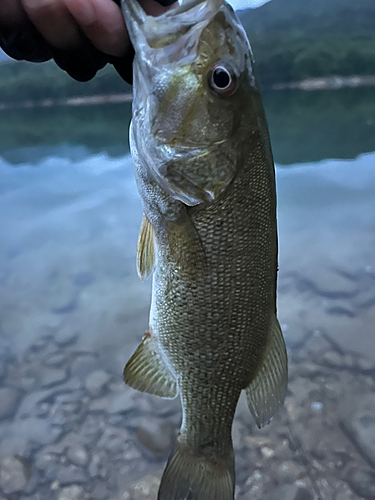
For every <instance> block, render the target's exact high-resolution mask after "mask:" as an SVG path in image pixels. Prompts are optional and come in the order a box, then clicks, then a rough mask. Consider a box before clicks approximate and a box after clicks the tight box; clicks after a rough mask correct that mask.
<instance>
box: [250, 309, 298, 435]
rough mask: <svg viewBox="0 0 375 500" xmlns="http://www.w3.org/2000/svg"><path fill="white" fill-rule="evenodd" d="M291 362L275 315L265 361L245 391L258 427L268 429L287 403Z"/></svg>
mask: <svg viewBox="0 0 375 500" xmlns="http://www.w3.org/2000/svg"><path fill="white" fill-rule="evenodd" d="M287 378H288V361H287V354H286V348H285V343H284V339H283V334H282V331H281V328H280V325H279V322H278V320H277V318H276V316H275V315H273V317H272V319H271V326H270V332H269V341H268V344H267V348H266V352H265V357H264V359H263V362H262V365H261V366H260V368H259V370H258V373H257V375H256V377H255V378H254V379H253V380H252V381H251V383H250V385H249V386H248V387H247V388H246V397H247V404H248V405H249V408H250V411H251V413H252V415H253V417H254V420H255V422H256V424H257V426H258V427H263V426H264V425H266V424H267V423H268V422H269V421H270V420H271V419H272V417H273V416H274V414H275V413H276V411H277V410H278V408H279V406H280V405H281V403H282V402H283V400H284V395H285V391H286V385H287Z"/></svg>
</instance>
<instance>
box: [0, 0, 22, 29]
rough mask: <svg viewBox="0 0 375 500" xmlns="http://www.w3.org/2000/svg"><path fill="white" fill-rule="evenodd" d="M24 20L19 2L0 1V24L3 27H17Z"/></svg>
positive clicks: (18, 0) (17, 0)
mask: <svg viewBox="0 0 375 500" xmlns="http://www.w3.org/2000/svg"><path fill="white" fill-rule="evenodd" d="M24 18H25V13H24V11H23V8H22V5H21V2H20V0H13V1H12V2H10V1H9V0H0V22H1V24H2V25H5V26H17V25H19V24H20V23H21V22H22V21H23V19H24Z"/></svg>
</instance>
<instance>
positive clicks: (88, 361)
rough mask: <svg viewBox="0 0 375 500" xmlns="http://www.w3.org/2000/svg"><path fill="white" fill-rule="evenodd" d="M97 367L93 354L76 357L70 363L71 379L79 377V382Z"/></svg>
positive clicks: (96, 360)
mask: <svg viewBox="0 0 375 500" xmlns="http://www.w3.org/2000/svg"><path fill="white" fill-rule="evenodd" d="M97 367H98V357H97V356H95V355H94V354H85V355H82V356H78V357H77V358H76V359H75V360H74V361H73V363H72V366H71V374H72V377H79V378H80V379H81V380H82V379H84V378H86V376H87V375H88V374H89V373H90V372H92V371H93V370H95V369H96V368H97Z"/></svg>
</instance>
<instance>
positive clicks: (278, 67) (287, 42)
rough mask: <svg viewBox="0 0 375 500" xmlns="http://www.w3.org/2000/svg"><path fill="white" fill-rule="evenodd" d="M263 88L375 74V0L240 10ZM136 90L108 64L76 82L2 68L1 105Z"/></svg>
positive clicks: (41, 70) (47, 71)
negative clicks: (334, 76) (295, 82)
mask: <svg viewBox="0 0 375 500" xmlns="http://www.w3.org/2000/svg"><path fill="white" fill-rule="evenodd" d="M239 16H240V18H241V20H242V22H243V24H244V26H245V29H246V30H247V33H248V35H249V39H250V42H251V45H252V48H253V52H254V55H255V60H256V64H257V71H258V76H259V79H260V82H261V84H262V85H263V87H272V86H273V85H274V84H277V83H287V82H292V81H300V80H304V79H306V78H314V77H329V76H332V75H342V76H350V75H363V76H364V75H374V74H375V1H374V0H356V1H355V2H354V1H353V0H329V1H324V0H309V1H306V0H272V1H271V2H269V3H266V4H265V5H263V6H261V7H258V8H257V9H247V10H245V11H240V12H239ZM127 91H130V87H129V86H128V85H127V84H126V83H125V82H124V81H123V80H122V79H121V78H120V77H119V76H118V75H117V73H116V72H115V71H114V69H113V68H112V67H111V66H110V65H108V66H107V67H106V68H104V69H103V70H101V71H100V72H99V73H98V74H97V76H96V77H95V78H94V79H93V80H92V81H90V82H86V83H84V84H82V83H79V82H75V81H74V80H72V79H71V78H69V77H68V76H67V75H66V74H65V73H64V72H63V71H61V70H60V69H59V68H57V66H56V65H55V64H54V63H53V62H47V63H43V64H38V65H35V64H32V63H26V62H13V61H8V62H4V63H2V64H1V65H0V102H20V101H25V100H41V99H46V98H65V97H70V96H86V95H87V96H91V95H95V94H113V93H122V92H127Z"/></svg>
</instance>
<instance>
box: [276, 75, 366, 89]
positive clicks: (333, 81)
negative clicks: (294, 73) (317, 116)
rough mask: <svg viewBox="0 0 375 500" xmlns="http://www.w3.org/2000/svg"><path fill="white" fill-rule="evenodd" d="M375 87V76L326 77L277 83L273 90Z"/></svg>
mask: <svg viewBox="0 0 375 500" xmlns="http://www.w3.org/2000/svg"><path fill="white" fill-rule="evenodd" d="M373 86H375V76H359V75H352V76H339V75H335V76H326V77H319V78H306V79H305V80H300V81H295V82H286V83H276V84H274V85H271V86H270V88H271V89H272V90H306V91H312V90H336V89H342V88H358V87H373Z"/></svg>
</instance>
